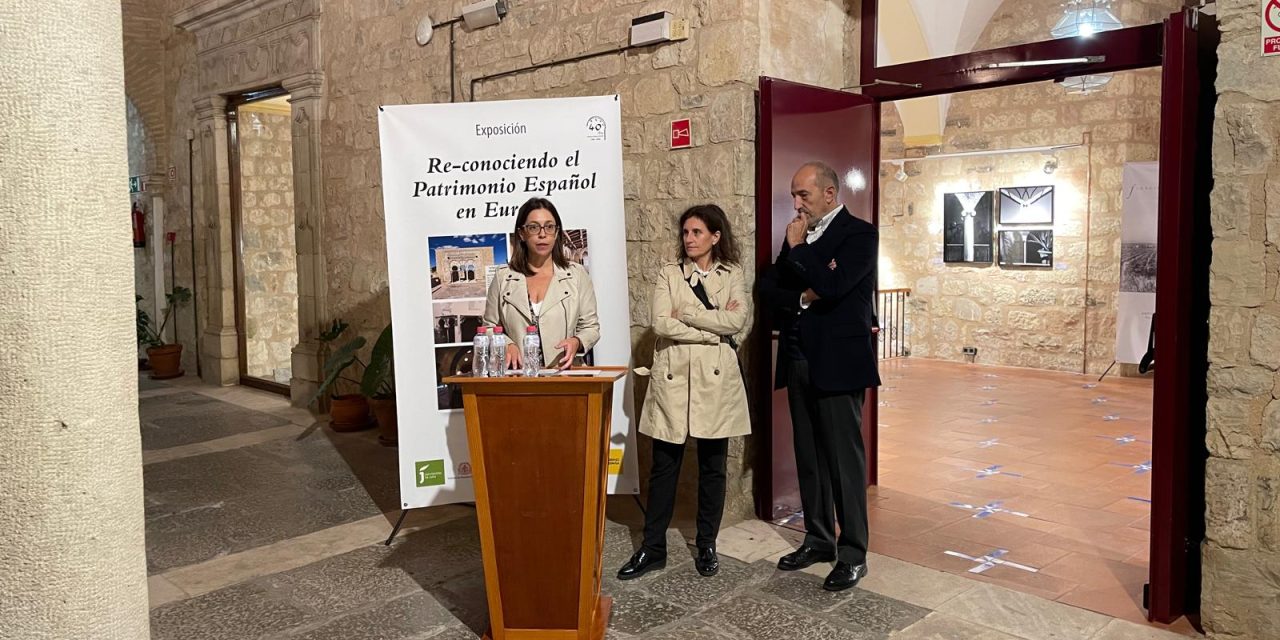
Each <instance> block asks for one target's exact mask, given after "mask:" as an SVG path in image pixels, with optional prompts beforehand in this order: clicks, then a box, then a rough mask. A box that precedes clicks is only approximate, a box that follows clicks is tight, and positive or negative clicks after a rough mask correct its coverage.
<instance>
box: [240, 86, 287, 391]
mask: <svg viewBox="0 0 1280 640" xmlns="http://www.w3.org/2000/svg"><path fill="white" fill-rule="evenodd" d="M255 118H256V119H255ZM239 125H240V126H239V140H240V172H241V174H240V193H241V196H240V201H241V206H242V208H241V212H240V220H241V236H240V240H241V242H240V246H241V252H242V253H241V263H242V269H243V270H244V276H243V277H244V313H245V352H246V359H247V360H248V362H247V371H248V373H249V375H250V376H253V377H255V378H264V379H267V380H275V381H276V382H280V383H284V384H288V383H289V379H290V377H291V374H290V367H291V363H290V351H292V349H293V347H294V345H296V344H298V260H297V257H298V256H297V245H296V243H295V242H294V219H293V145H292V138H291V131H290V127H291V122H290V118H289V114H288V111H287V108H286V110H285V112H284V113H281V112H279V110H276V109H272V110H258V109H253V108H248V107H246V108H241V109H240V110H239Z"/></svg>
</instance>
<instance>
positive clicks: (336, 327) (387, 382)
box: [308, 320, 396, 404]
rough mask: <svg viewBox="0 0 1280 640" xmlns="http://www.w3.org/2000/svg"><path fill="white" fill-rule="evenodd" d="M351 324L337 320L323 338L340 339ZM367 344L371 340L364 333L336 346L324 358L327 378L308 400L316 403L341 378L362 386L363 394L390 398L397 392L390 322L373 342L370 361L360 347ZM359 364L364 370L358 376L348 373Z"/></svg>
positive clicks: (324, 340)
mask: <svg viewBox="0 0 1280 640" xmlns="http://www.w3.org/2000/svg"><path fill="white" fill-rule="evenodd" d="M349 326H350V325H348V324H347V323H346V322H343V321H342V320H334V321H333V324H332V325H331V326H330V327H329V329H328V330H326V331H325V332H324V333H322V334H320V341H321V342H322V343H324V344H325V345H331V344H333V343H335V342H337V340H338V339H339V338H340V337H342V334H343V333H345V332H346V330H347V328H348V327H349ZM366 344H368V341H367V340H365V339H364V336H356V337H354V338H352V339H351V340H348V341H347V342H345V343H343V344H342V346H339V347H337V348H336V349H334V351H333V353H332V354H331V355H330V356H329V357H328V358H326V359H325V362H324V380H323V381H322V382H321V383H320V387H319V388H318V389H316V393H315V395H313V396H312V397H311V400H310V401H308V404H312V403H315V401H316V400H319V399H320V398H322V397H323V396H324V395H325V394H326V393H334V390H335V389H336V388H337V387H338V385H339V384H340V381H345V382H348V383H350V384H352V385H357V386H359V388H360V393H361V395H364V396H365V397H369V398H390V397H394V396H395V393H396V378H395V362H394V358H393V356H392V341H391V325H387V327H386V328H385V329H383V330H382V333H381V334H380V335H379V336H378V340H377V341H376V342H374V344H373V352H372V353H371V354H370V356H369V362H367V363H366V362H365V361H363V360H361V359H360V350H361V349H363V348H364V347H365V345H366ZM357 365H358V366H359V367H360V370H361V376H360V379H359V380H356V379H355V378H352V377H349V376H347V375H346V373H347V370H348V369H350V368H351V367H353V366H357Z"/></svg>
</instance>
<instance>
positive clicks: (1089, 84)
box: [1062, 73, 1111, 96]
mask: <svg viewBox="0 0 1280 640" xmlns="http://www.w3.org/2000/svg"><path fill="white" fill-rule="evenodd" d="M1108 82H1111V74H1109V73H1098V74H1094V75H1087V76H1071V77H1070V78H1063V79H1062V88H1063V89H1066V90H1067V93H1072V94H1076V95H1082V96H1087V95H1089V94H1091V93H1093V92H1095V91H1101V90H1102V88H1103V87H1105V86H1107V83H1108Z"/></svg>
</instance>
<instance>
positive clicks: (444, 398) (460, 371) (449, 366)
mask: <svg viewBox="0 0 1280 640" xmlns="http://www.w3.org/2000/svg"><path fill="white" fill-rule="evenodd" d="M471 354H472V347H471V345H469V344H468V345H465V346H453V347H436V407H437V408H438V409H439V410H441V411H451V410H454V409H461V408H462V387H460V386H458V385H454V384H445V383H444V382H441V380H444V379H445V378H447V377H449V376H469V375H471Z"/></svg>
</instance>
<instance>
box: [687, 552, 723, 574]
mask: <svg viewBox="0 0 1280 640" xmlns="http://www.w3.org/2000/svg"><path fill="white" fill-rule="evenodd" d="M693 565H694V566H695V567H697V568H698V573H700V574H702V575H704V576H706V577H711V576H714V575H715V574H716V573H718V572H719V571H720V558H719V557H717V556H716V550H715V549H712V548H711V547H704V548H702V549H698V557H696V558H694V559H693Z"/></svg>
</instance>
